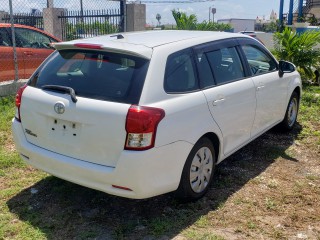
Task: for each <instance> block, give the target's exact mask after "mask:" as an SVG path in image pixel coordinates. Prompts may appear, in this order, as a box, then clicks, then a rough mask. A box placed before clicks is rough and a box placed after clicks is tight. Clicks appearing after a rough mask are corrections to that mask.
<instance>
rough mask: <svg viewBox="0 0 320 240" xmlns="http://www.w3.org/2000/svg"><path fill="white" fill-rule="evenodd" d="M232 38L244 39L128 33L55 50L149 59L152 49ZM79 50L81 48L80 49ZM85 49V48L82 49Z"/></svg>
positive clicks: (179, 33) (192, 33)
mask: <svg viewBox="0 0 320 240" xmlns="http://www.w3.org/2000/svg"><path fill="white" fill-rule="evenodd" d="M232 37H244V35H243V34H236V33H227V32H213V31H184V30H161V31H141V32H128V33H115V34H109V35H104V36H98V37H93V38H86V39H78V40H73V41H70V42H62V43H57V44H55V45H54V46H55V48H56V49H58V50H62V49H73V48H78V47H77V46H75V45H76V44H78V46H79V45H82V46H90V45H92V46H95V45H99V46H100V47H101V49H104V50H109V51H113V52H122V53H127V54H131V55H136V56H140V57H144V58H151V55H152V49H153V48H155V47H159V46H162V45H166V44H170V43H174V42H182V41H183V42H187V41H192V40H194V39H198V40H199V43H201V42H206V41H207V42H208V41H214V40H219V39H225V38H232ZM80 48H81V47H80ZM84 48H85V47H84Z"/></svg>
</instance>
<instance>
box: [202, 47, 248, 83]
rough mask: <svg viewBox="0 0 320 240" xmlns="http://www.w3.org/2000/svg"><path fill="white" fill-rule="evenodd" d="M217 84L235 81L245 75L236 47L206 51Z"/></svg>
mask: <svg viewBox="0 0 320 240" xmlns="http://www.w3.org/2000/svg"><path fill="white" fill-rule="evenodd" d="M206 55H207V58H208V60H209V63H210V66H211V69H212V70H213V75H214V78H215V81H216V83H217V84H223V83H226V82H231V81H235V80H237V79H241V78H243V77H244V70H243V66H242V63H241V61H240V58H239V55H238V52H237V50H236V49H235V48H234V47H230V48H222V49H219V50H215V51H212V52H208V53H206Z"/></svg>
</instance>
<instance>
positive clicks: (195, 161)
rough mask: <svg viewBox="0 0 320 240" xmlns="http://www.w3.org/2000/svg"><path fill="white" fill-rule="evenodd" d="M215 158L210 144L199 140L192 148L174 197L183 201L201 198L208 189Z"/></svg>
mask: <svg viewBox="0 0 320 240" xmlns="http://www.w3.org/2000/svg"><path fill="white" fill-rule="evenodd" d="M215 164H216V158H215V151H214V147H213V144H212V142H211V141H210V140H209V139H208V138H201V139H200V140H199V141H198V142H197V143H196V144H195V145H194V147H193V148H192V150H191V152H190V154H189V156H188V158H187V160H186V163H185V165H184V168H183V172H182V176H181V180H180V184H179V187H178V189H177V191H176V195H177V197H178V198H179V199H181V200H183V201H194V200H197V199H199V198H201V197H202V196H203V195H204V194H205V193H206V192H207V191H208V189H209V186H210V183H211V181H212V177H213V172H214V169H215Z"/></svg>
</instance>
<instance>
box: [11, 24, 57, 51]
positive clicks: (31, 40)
mask: <svg viewBox="0 0 320 240" xmlns="http://www.w3.org/2000/svg"><path fill="white" fill-rule="evenodd" d="M15 32H16V36H17V43H18V46H19V47H23V48H42V49H43V48H44V49H46V48H47V49H50V48H51V47H50V43H51V42H56V41H55V40H54V39H52V38H50V37H48V36H46V35H44V34H42V33H39V32H36V31H33V30H30V29H24V28H16V29H15Z"/></svg>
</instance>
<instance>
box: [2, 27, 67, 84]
mask: <svg viewBox="0 0 320 240" xmlns="http://www.w3.org/2000/svg"><path fill="white" fill-rule="evenodd" d="M15 37H16V49H17V60H18V69H19V72H18V73H19V76H18V77H19V79H26V78H29V77H30V76H31V74H32V73H33V72H34V70H35V69H36V68H37V67H38V66H39V65H40V63H42V61H43V60H44V59H46V58H47V56H49V55H50V54H51V53H52V52H53V51H54V49H53V48H52V47H51V46H50V44H51V43H54V42H60V41H61V40H60V39H58V38H56V37H54V36H52V35H50V34H48V33H46V32H44V31H42V30H39V29H37V28H34V27H30V26H25V25H19V24H15ZM14 73H15V71H14V61H13V45H12V34H11V24H9V23H0V82H1V81H7V80H13V79H14V78H15V74H14Z"/></svg>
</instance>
